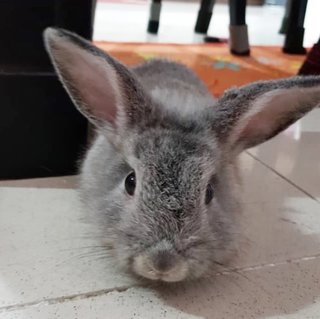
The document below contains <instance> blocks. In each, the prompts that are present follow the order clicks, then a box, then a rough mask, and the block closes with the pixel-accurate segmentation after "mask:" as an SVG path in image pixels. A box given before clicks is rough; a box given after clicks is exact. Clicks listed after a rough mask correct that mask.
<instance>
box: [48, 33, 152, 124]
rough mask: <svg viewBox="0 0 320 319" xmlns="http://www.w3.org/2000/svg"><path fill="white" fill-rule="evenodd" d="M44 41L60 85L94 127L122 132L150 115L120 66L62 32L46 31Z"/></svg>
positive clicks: (140, 91)
mask: <svg viewBox="0 0 320 319" xmlns="http://www.w3.org/2000/svg"><path fill="white" fill-rule="evenodd" d="M44 39H45V44H46V49H47V51H48V52H49V55H50V57H51V60H52V62H53V65H54V67H55V70H56V72H57V73H58V75H59V78H60V80H61V82H62V83H63V85H64V87H65V88H66V90H67V91H68V93H69V95H70V97H71V99H72V100H73V101H74V103H75V105H76V106H77V108H78V109H79V111H80V112H81V113H83V114H84V115H85V116H86V117H87V118H88V119H89V120H90V121H91V122H92V123H93V124H94V125H95V126H97V127H98V128H101V127H102V128H108V129H111V130H115V129H117V128H120V129H123V130H126V129H127V128H128V127H130V126H131V125H134V124H135V123H136V122H138V121H141V118H142V117H143V115H144V114H146V113H148V111H150V107H151V103H149V102H150V101H149V100H148V97H147V96H146V94H145V93H144V91H143V89H142V87H141V86H140V84H139V83H138V81H137V80H135V78H134V76H133V74H131V72H130V71H129V70H128V69H127V68H126V67H125V66H124V65H122V64H121V63H120V62H118V61H116V60H115V59H113V58H112V57H110V56H109V55H107V54H106V53H104V52H103V51H101V50H99V49H98V48H97V47H95V46H93V45H92V44H91V43H89V42H88V41H86V40H84V39H82V38H80V37H79V36H77V35H75V34H73V33H70V32H68V31H65V30H61V29H53V28H48V29H46V30H45V32H44Z"/></svg>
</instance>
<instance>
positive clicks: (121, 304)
mask: <svg viewBox="0 0 320 319" xmlns="http://www.w3.org/2000/svg"><path fill="white" fill-rule="evenodd" d="M105 6H107V5H105ZM168 6H169V4H168ZM190 8H191V7H190ZM219 10H224V9H223V8H222V7H220V9H219ZM252 10H260V9H258V8H255V9H252ZM268 10H269V9H268ZM190 11H191V10H190ZM271 11H274V12H278V13H276V14H278V16H279V17H280V16H281V14H280V9H279V8H272V9H271ZM319 12H320V11H319ZM106 14H107V13H106ZM108 14H109V13H108ZM131 14H132V19H133V20H134V18H133V17H134V12H130V15H131ZM140 14H141V13H140ZM168 14H169V13H168ZM184 14H186V15H188V13H184ZM189 14H190V16H191V15H193V13H192V12H190V13H189ZM268 14H270V12H269V13H266V15H268ZM102 17H103V13H102V12H99V9H98V19H97V29H96V38H98V37H100V38H101V37H102V38H103V34H104V33H103V30H102V29H103V28H102V27H101V24H99V19H101V18H102ZM164 18H165V15H164ZM116 20H117V19H116V18H114V20H112V19H111V21H110V20H109V24H108V25H111V26H108V28H110V29H107V27H106V29H105V30H106V33H105V34H108V37H109V39H112V37H113V39H116V38H117V36H116V34H117V32H116V31H113V33H112V32H109V31H110V30H112V21H114V22H116V23H118V25H119V23H120V22H119V21H116ZM133 20H129V21H128V20H127V23H131V22H132V23H133ZM190 20H191V19H190ZM249 20H250V17H249ZM130 21H131V22H130ZM164 24H165V22H164ZM106 25H107V24H106ZM133 25H135V24H134V23H133ZM137 25H138V24H137ZM142 26H143V27H145V24H144V23H143V24H142V23H141V25H140V27H142ZM186 26H187V28H189V29H188V30H189V31H190V32H189V31H188V32H189V33H190V37H189V35H188V36H187V35H186V36H185V38H184V39H185V41H187V40H188V39H192V35H191V30H192V28H191V24H190V25H189V24H187V23H186ZM100 27H101V28H100ZM175 27H176V28H177V30H180V31H181V28H182V27H180V26H178V25H177V24H176V25H175ZM165 28H166V26H165V25H164V27H163V29H162V30H161V34H162V33H163V34H166V33H165ZM167 28H168V30H170V27H169V25H168V26H167ZM132 29H134V28H132ZM132 29H131V30H132ZM253 29H254V28H253ZM268 29H269V30H270V28H269V27H268ZM275 29H276V28H275ZM108 30H109V31H108ZM141 30H142V29H141ZM215 30H216V29H215ZM118 31H119V32H118V38H117V40H125V39H128V40H137V41H138V40H139V41H142V40H143V36H142V34H144V31H141V33H139V32H140V31H137V34H136V35H134V31H132V32H131V33H130V34H131V35H130V34H129V35H128V37H127V38H125V34H124V31H123V30H122V31H121V30H119V29H118ZM180 31H177V34H178V33H179V32H180ZM175 32H176V31H175ZM252 32H255V31H252ZM168 33H169V34H168V35H163V37H162V38H161V37H160V41H162V40H163V41H166V40H168V41H169V40H170V36H171V35H170V32H168ZM172 33H174V32H172ZM139 34H140V35H139ZM186 34H188V33H186ZM130 36H131V37H132V38H130ZM144 36H145V35H144ZM135 37H136V38H135ZM188 37H189V38H188ZM260 38H261V36H260ZM144 39H145V38H144ZM161 39H162V40H161ZM257 39H259V37H257ZM171 40H172V41H174V36H173V35H172V38H171ZM188 41H189V40H188ZM257 41H258V40H257ZM270 41H271V40H270ZM272 41H274V43H277V42H276V41H277V40H276V39H275V38H274V39H273V40H272ZM319 123H320V109H317V110H314V111H313V112H311V113H310V114H309V115H308V116H307V117H305V118H304V119H302V120H301V121H299V122H298V123H297V124H295V125H293V126H292V127H291V128H290V129H288V130H287V131H286V132H284V133H282V134H280V135H279V136H278V137H276V138H275V139H273V140H272V141H270V142H268V143H265V144H263V145H261V146H260V147H257V148H255V149H252V150H249V152H248V153H244V154H243V155H242V156H241V166H242V169H243V173H244V190H243V191H244V196H243V200H244V204H245V207H246V209H245V211H244V214H243V217H242V226H241V227H242V234H243V236H242V240H241V249H240V252H241V253H240V254H239V257H238V258H237V260H236V261H235V262H234V264H233V265H232V267H234V268H236V269H237V271H225V272H223V273H220V274H217V275H216V276H213V278H212V280H210V281H206V282H204V281H200V282H198V283H193V284H191V285H190V284H185V285H180V286H170V287H166V286H163V287H162V286H161V287H158V288H157V289H155V288H150V287H143V286H141V285H140V284H139V283H137V282H135V281H134V280H133V279H131V278H128V277H126V276H124V275H123V274H122V273H120V272H117V269H116V268H115V267H113V265H112V261H110V260H107V259H99V258H97V256H96V255H95V254H92V250H91V249H90V247H91V246H94V245H99V244H100V243H99V241H98V239H94V238H92V233H94V229H93V228H91V227H90V226H89V225H87V224H86V223H83V222H82V216H83V212H81V209H80V208H79V201H78V197H77V193H76V191H75V190H74V185H75V183H76V179H75V178H59V179H45V180H32V181H15V182H0V318H1V319H13V318H17V319H32V318H35V319H45V318H63V319H72V318H77V319H91V318H98V319H105V318H108V319H116V318H121V319H123V318H124V319H126V318H146V319H152V318H156V319H160V318H169V319H176V318H181V319H182V318H183V319H186V318H190V319H191V318H194V319H195V318H210V319H222V318H224V319H238V318H244V319H249V318H264V319H284V318H285V319H302V318H309V319H310V318H314V319H319V318H320V125H319Z"/></svg>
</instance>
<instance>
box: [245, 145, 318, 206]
mask: <svg viewBox="0 0 320 319" xmlns="http://www.w3.org/2000/svg"><path fill="white" fill-rule="evenodd" d="M246 154H248V155H249V156H250V157H252V158H253V159H255V160H256V161H257V162H259V163H260V164H261V165H263V166H264V167H266V168H268V169H270V170H271V171H272V172H273V173H275V174H276V175H277V176H279V177H280V178H282V179H283V180H285V181H286V182H287V183H289V184H290V185H291V186H293V187H295V188H296V189H298V190H299V191H300V192H302V193H304V194H305V195H307V196H308V197H310V198H311V199H313V200H314V201H316V202H317V203H320V201H319V200H318V199H317V198H316V197H314V196H313V195H311V194H310V193H309V192H307V191H306V190H304V189H303V188H302V187H300V186H299V185H297V184H296V183H294V182H293V181H291V180H290V179H288V178H287V177H285V176H284V175H282V174H281V173H279V172H278V171H277V170H275V169H274V168H273V167H271V166H269V165H268V164H266V163H265V162H263V161H262V160H261V159H259V158H258V157H256V156H254V155H253V154H251V153H250V152H248V151H246Z"/></svg>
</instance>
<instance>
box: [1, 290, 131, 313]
mask: <svg viewBox="0 0 320 319" xmlns="http://www.w3.org/2000/svg"><path fill="white" fill-rule="evenodd" d="M134 287H137V286H135V285H133V286H123V287H115V288H108V289H101V290H96V291H92V292H84V293H80V294H73V295H68V296H64V297H53V298H48V299H43V300H35V301H30V302H26V303H21V304H16V305H10V306H4V307H0V313H4V312H10V311H16V310H24V309H27V308H30V307H37V306H41V305H46V306H48V305H55V304H59V303H64V302H68V301H73V300H81V299H87V298H94V297H99V296H103V295H107V294H108V293H111V292H125V291H127V290H128V289H130V288H134Z"/></svg>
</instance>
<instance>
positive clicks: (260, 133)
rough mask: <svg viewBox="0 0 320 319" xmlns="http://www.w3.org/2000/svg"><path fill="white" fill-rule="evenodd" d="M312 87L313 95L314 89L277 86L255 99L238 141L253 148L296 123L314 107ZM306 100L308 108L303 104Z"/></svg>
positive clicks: (238, 128) (243, 121)
mask: <svg viewBox="0 0 320 319" xmlns="http://www.w3.org/2000/svg"><path fill="white" fill-rule="evenodd" d="M308 90H310V94H311V90H312V89H303V90H302V89H297V88H294V89H277V90H273V91H270V92H267V93H265V94H264V95H263V96H262V97H260V98H259V99H257V100H255V101H254V102H253V105H252V106H251V107H250V111H249V112H248V113H247V114H246V115H245V116H244V118H243V119H242V120H241V121H240V123H239V124H238V127H237V128H236V130H235V132H234V136H233V140H234V143H237V144H239V145H240V147H241V148H248V147H253V146H255V145H257V144H259V143H262V142H264V141H266V140H268V139H270V138H272V137H273V136H275V135H277V134H278V133H279V132H281V131H282V130H284V129H285V128H286V127H287V126H289V125H290V124H292V123H294V122H295V121H296V120H297V119H298V118H300V117H301V116H302V115H303V114H304V113H305V112H306V111H307V110H309V108H310V105H309V104H310V103H308V98H307V97H306V96H307V95H308V92H306V91H308ZM302 99H303V101H304V104H305V110H304V108H303V107H301V100H302ZM312 100H313V99H312V98H310V102H312Z"/></svg>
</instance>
